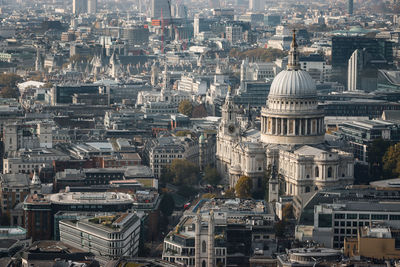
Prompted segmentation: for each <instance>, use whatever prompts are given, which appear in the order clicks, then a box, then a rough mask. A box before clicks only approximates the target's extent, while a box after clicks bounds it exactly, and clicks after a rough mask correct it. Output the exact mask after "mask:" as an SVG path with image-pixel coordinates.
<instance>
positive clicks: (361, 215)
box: [358, 214, 369, 220]
mask: <svg viewBox="0 0 400 267" xmlns="http://www.w3.org/2000/svg"><path fill="white" fill-rule="evenodd" d="M358 216H359V217H360V220H361V219H362V220H369V214H359V215H358Z"/></svg>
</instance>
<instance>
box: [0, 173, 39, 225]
mask: <svg viewBox="0 0 400 267" xmlns="http://www.w3.org/2000/svg"><path fill="white" fill-rule="evenodd" d="M40 191H41V182H40V179H39V177H38V176H37V174H36V173H35V174H34V176H33V178H32V180H31V179H30V178H29V175H28V174H24V173H12V174H11V173H10V174H1V175H0V201H1V202H0V207H1V214H3V215H7V216H8V217H9V218H10V222H9V225H13V226H17V225H21V226H23V225H24V224H25V221H24V218H23V214H22V213H21V212H19V211H18V210H15V207H16V206H17V205H18V204H19V203H22V202H24V199H25V197H26V196H27V195H29V194H31V193H32V194H36V193H40Z"/></svg>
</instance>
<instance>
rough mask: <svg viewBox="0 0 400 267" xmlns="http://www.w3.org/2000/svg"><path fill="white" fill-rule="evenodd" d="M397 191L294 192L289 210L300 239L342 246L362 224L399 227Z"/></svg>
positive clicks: (331, 246)
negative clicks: (302, 194)
mask: <svg viewBox="0 0 400 267" xmlns="http://www.w3.org/2000/svg"><path fill="white" fill-rule="evenodd" d="M399 203H400V194H399V191H397V190H392V189H382V188H379V189H374V188H361V187H360V188H358V187H355V186H354V187H350V188H346V189H344V188H343V189H331V190H321V191H319V192H316V193H313V194H310V195H308V196H296V197H294V200H293V210H294V214H295V216H296V218H298V221H299V222H298V225H297V226H296V230H295V236H296V238H297V239H299V240H300V241H306V240H314V241H316V242H318V243H319V244H320V245H323V246H325V247H329V248H342V247H343V246H344V240H345V238H356V237H357V234H358V229H359V228H360V227H364V226H373V225H376V224H385V225H387V226H390V227H393V228H399V227H400V205H399Z"/></svg>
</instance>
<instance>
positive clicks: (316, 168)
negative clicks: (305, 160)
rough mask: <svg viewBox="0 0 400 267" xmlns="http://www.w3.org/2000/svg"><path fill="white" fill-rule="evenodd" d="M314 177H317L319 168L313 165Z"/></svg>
mask: <svg viewBox="0 0 400 267" xmlns="http://www.w3.org/2000/svg"><path fill="white" fill-rule="evenodd" d="M315 177H319V168H318V167H315Z"/></svg>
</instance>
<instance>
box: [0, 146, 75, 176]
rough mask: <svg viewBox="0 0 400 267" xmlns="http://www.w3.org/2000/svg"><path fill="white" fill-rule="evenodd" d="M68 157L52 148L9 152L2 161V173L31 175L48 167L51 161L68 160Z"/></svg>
mask: <svg viewBox="0 0 400 267" xmlns="http://www.w3.org/2000/svg"><path fill="white" fill-rule="evenodd" d="M69 159H70V156H68V155H67V154H65V153H63V152H61V151H60V150H56V149H54V148H46V149H42V148H35V149H29V150H24V149H21V150H18V151H10V152H8V153H7V157H6V158H4V159H3V173H33V172H34V171H35V170H39V169H40V168H42V167H50V166H52V164H53V160H69Z"/></svg>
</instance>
